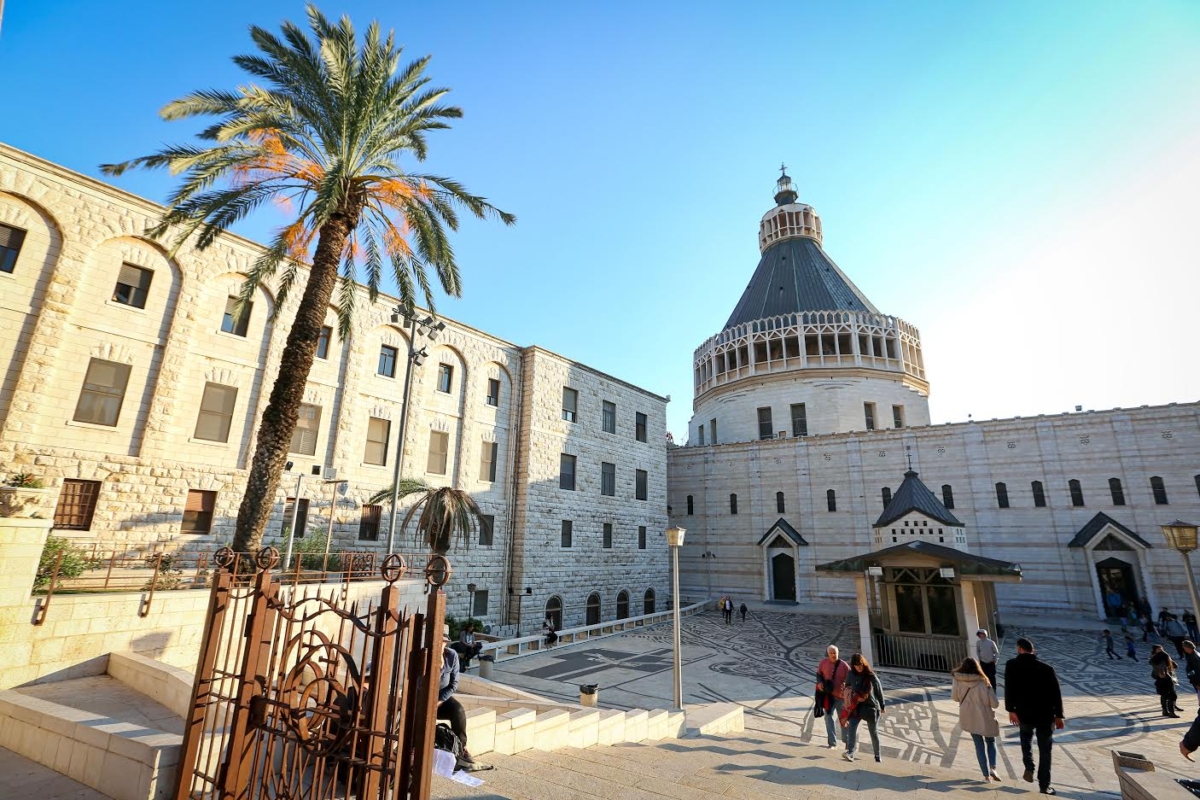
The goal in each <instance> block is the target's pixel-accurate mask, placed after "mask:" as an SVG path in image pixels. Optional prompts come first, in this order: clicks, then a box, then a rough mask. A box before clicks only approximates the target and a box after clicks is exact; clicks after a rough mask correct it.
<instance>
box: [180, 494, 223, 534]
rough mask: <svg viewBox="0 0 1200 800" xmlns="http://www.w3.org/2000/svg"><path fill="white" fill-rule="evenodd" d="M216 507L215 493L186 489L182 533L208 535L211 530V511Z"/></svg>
mask: <svg viewBox="0 0 1200 800" xmlns="http://www.w3.org/2000/svg"><path fill="white" fill-rule="evenodd" d="M216 506H217V493H216V492H205V491H200V490H197V489H188V494H187V502H186V503H185V504H184V506H183V525H182V526H181V527H180V529H179V530H180V532H182V533H208V532H209V531H211V530H212V518H213V509H215V508H216Z"/></svg>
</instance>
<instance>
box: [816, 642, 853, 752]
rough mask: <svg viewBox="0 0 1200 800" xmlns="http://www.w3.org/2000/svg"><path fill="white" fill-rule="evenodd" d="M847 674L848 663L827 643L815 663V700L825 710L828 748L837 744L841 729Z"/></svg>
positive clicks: (848, 669) (835, 648)
mask: <svg viewBox="0 0 1200 800" xmlns="http://www.w3.org/2000/svg"><path fill="white" fill-rule="evenodd" d="M849 674H850V665H849V664H847V663H846V662H845V661H842V660H841V659H840V658H838V649H837V647H835V646H834V645H829V647H828V648H827V649H826V650H825V658H822V659H821V663H820V664H818V665H817V695H816V698H817V700H816V702H818V703H820V705H821V709H822V711H824V712H825V733H826V734H828V739H829V749H830V750H832V749H834V748H835V747H837V746H838V738H840V737H839V736H838V733H839V732H840V730H841V723H840V721H839V719H838V717H839V716H840V715H841V713H842V695H843V692H844V691H845V689H846V677H847V676H848V675H849Z"/></svg>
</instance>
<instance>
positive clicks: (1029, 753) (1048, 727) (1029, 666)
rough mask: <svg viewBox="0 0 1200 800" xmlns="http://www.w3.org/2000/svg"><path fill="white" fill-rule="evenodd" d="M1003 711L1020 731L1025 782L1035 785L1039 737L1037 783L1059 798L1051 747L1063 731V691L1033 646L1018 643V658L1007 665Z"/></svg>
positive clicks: (1049, 667)
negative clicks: (1035, 752)
mask: <svg viewBox="0 0 1200 800" xmlns="http://www.w3.org/2000/svg"><path fill="white" fill-rule="evenodd" d="M1004 709H1005V710H1006V711H1008V721H1009V722H1011V723H1012V724H1013V725H1019V726H1020V727H1021V760H1022V761H1023V762H1024V765H1025V774H1024V776H1023V777H1024V778H1025V782H1026V783H1033V772H1034V769H1035V766H1034V762H1033V746H1032V745H1033V738H1034V737H1035V736H1036V737H1037V744H1038V760H1037V765H1036V769H1037V782H1038V788H1039V789H1040V790H1041V792H1042V794H1058V792H1056V791H1054V787H1053V786H1051V785H1050V746H1051V744H1052V743H1053V739H1054V731H1055V730H1062V728H1063V724H1064V723H1063V704H1062V690H1061V689H1060V688H1059V685H1058V675H1057V674H1056V673H1055V672H1054V667H1052V666H1050V665H1049V664H1045V663H1043V662H1041V661H1038V657H1037V656H1036V655H1034V649H1033V642H1031V641H1029V640H1028V639H1025V638H1021V639H1017V657H1016V658H1013V659H1010V660H1009V662H1008V663H1007V664H1005V665H1004Z"/></svg>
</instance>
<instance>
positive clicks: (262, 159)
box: [101, 5, 515, 551]
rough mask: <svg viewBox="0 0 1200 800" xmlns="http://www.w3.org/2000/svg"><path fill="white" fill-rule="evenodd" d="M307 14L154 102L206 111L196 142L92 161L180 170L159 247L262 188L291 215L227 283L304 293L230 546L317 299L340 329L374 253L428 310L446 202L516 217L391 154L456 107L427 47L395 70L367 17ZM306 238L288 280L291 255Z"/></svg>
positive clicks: (373, 272) (250, 529) (345, 328)
mask: <svg viewBox="0 0 1200 800" xmlns="http://www.w3.org/2000/svg"><path fill="white" fill-rule="evenodd" d="M307 13H308V23H309V27H310V29H311V34H312V35H311V37H310V36H309V35H308V34H307V33H306V32H305V31H303V30H302V29H300V28H299V27H297V26H296V25H294V24H293V23H290V22H285V23H284V24H283V29H282V38H280V37H278V36H276V35H274V34H272V33H270V32H268V31H266V30H264V29H262V28H259V27H251V28H250V37H251V39H252V40H253V41H254V43H255V45H256V46H257V47H258V50H259V51H260V52H259V53H258V54H255V55H243V56H235V57H234V59H233V60H234V63H236V64H237V65H238V66H239V67H241V68H242V69H243V70H245V71H246V72H248V73H249V74H250V75H251V76H252V78H254V79H258V80H259V81H261V83H262V85H258V84H254V83H251V84H248V85H244V86H239V87H238V88H237V89H235V90H233V91H222V90H208V91H197V92H193V93H191V94H189V95H187V96H186V97H183V98H181V99H179V100H175V101H174V102H171V103H169V104H167V106H166V107H164V108H163V109H162V111H161V115H162V117H163V118H164V119H167V120H177V119H186V118H191V117H205V116H211V117H216V121H215V122H212V123H211V124H210V125H209V127H207V128H205V129H204V130H203V131H202V132H201V133H200V134H199V138H200V140H201V142H202V144H198V145H193V144H185V145H176V146H171V147H166V148H164V149H163V150H161V151H159V152H158V153H155V154H154V155H149V156H144V157H142V158H137V159H133V160H132V161H127V162H124V163H121V164H107V165H104V166H102V167H101V169H102V170H103V171H104V172H105V173H106V174H109V175H120V174H122V173H123V172H124V171H125V170H127V169H129V168H131V167H146V168H151V169H154V168H163V167H165V168H167V169H169V170H170V171H171V173H172V174H181V173H182V175H183V178H182V182H181V183H180V185H179V186H178V188H177V189H176V190H175V192H174V194H173V195H172V196H171V197H170V199H169V208H168V210H167V212H166V214H165V215H164V216H163V218H162V220H161V221H160V222H159V223H158V224H157V225H155V226H154V227H153V228H151V229H150V231H149V233H150V234H151V235H153V236H155V237H162V236H164V235H166V234H167V233H168V231H174V233H175V237H174V241H173V244H172V251H173V252H174V251H178V250H179V249H180V248H181V247H182V246H183V245H184V244H185V243H186V242H188V241H190V240H193V237H194V244H195V246H196V247H197V249H200V250H203V249H204V248H206V247H208V246H209V245H211V244H212V243H213V242H214V241H215V240H216V239H217V237H218V236H219V235H220V234H221V233H222V232H223V231H225V230H226V229H227V228H228V227H229V226H230V225H232V224H234V223H235V222H237V221H238V220H240V219H242V218H243V217H245V216H246V215H247V214H248V213H250V212H251V211H252V210H254V209H256V208H257V207H259V206H260V205H262V204H263V203H264V202H267V201H268V200H273V201H276V202H279V203H281V204H283V205H284V206H285V207H287V206H290V207H291V208H293V209H294V210H295V220H294V221H292V222H291V223H290V224H288V225H286V226H284V227H283V228H281V229H280V230H279V231H278V233H277V234H276V235H275V237H274V238H273V239H272V241H271V243H270V246H269V247H267V249H266V251H265V252H264V253H263V254H262V255H261V256H260V257H259V258H258V259H257V260H256V261H255V262H254V264H253V265H252V266H251V268H250V271H249V273H248V275H247V277H246V281H245V283H244V284H243V286H242V289H241V293H240V296H239V305H240V307H242V308H244V307H246V304H247V303H249V302H250V299H251V298H252V297H253V295H254V292H255V290H256V289H257V287H258V286H259V284H260V283H262V282H263V281H264V280H267V279H269V278H273V277H275V276H276V275H277V274H279V278H278V280H277V282H276V290H277V296H276V313H278V310H279V309H281V308H283V304H284V301H285V300H286V298H287V296H288V294H289V292H290V291H291V290H292V289H293V287H294V286H295V285H296V283H297V281H300V282H301V283H302V284H303V291H304V294H303V297H302V299H301V301H300V305H299V308H297V310H296V316H295V319H294V320H293V322H292V326H291V330H290V331H289V332H288V338H287V344H286V346H285V348H284V351H283V356H282V358H281V360H280V368H279V377H278V379H277V380H276V381H275V385H274V387H273V388H272V390H271V395H270V399H269V402H268V405H267V408H266V411H265V412H264V413H263V417H262V421H261V425H260V427H259V431H258V441H257V444H256V447H255V451H254V458H253V461H252V463H251V467H250V474H249V476H248V479H247V484H246V493H245V495H244V496H243V498H242V505H241V508H240V509H239V510H238V518H237V529H236V532H235V534H234V540H233V544H234V549H236V550H239V551H245V550H252V549H254V548H257V547H258V545H259V543H260V542H261V540H262V535H263V530H264V529H265V528H266V524H267V521H268V519H269V517H270V514H271V507H272V505H273V504H274V501H275V493H276V490H277V489H278V486H279V479H280V474H281V473H282V471H283V467H284V463H285V462H286V461H287V451H288V447H289V443H290V441H291V438H292V433H293V431H294V430H295V427H296V420H297V417H298V415H299V409H300V402H301V399H302V397H303V393H304V386H305V382H306V381H307V379H308V373H309V370H310V369H311V367H312V363H313V356H314V353H315V351H316V348H317V340H318V337H319V336H320V331H321V326H322V325H323V324H324V321H325V310H326V309H327V308H328V307H329V306H330V304H331V302H332V304H333V305H334V306H335V308H336V311H337V316H338V330H339V334H340V336H341V337H343V338H344V337H345V336H347V335H348V334H349V332H350V327H351V321H352V319H353V313H354V307H355V301H356V295H357V287H356V284H355V278H356V277H357V275H358V272H359V266H360V265H361V267H362V270H363V271H364V272H365V275H366V285H367V289H368V291H369V295H370V298H371V301H372V302H374V301H375V299H376V297H377V295H378V292H379V282H380V279H381V277H382V275H383V270H384V261H385V259H386V260H387V262H388V263H389V265H390V273H391V275H392V277H393V278H394V279H395V281H396V285H397V287H398V289H399V294H400V300H401V302H402V303H403V304H404V305H405V306H406V307H407V308H409V309H412V308H413V306H414V295H415V294H416V292H417V290H418V289H419V290H420V292H421V294H422V295H423V297H424V301H425V304H426V305H427V307H428V308H429V309H430V310H433V297H432V286H431V283H430V279H429V274H428V270H429V269H432V270H433V272H434V274H435V275H436V276H437V281H438V284H439V285H440V287H441V288H442V290H443V291H445V292H446V294H448V295H450V296H452V297H460V296H461V294H462V283H461V280H460V278H459V272H458V265H457V264H456V263H455V258H454V251H453V249H452V248H451V246H450V242H449V239H448V237H447V234H446V228H447V227H448V228H450V229H451V230H456V229H457V227H458V211H459V210H461V209H466V210H467V211H468V212H470V213H471V214H473V215H475V216H476V217H480V218H485V217H492V216H495V217H498V218H499V219H500V220H501V221H503V222H504V223H505V224H512V223H513V222H515V217H513V216H512V215H511V214H507V213H504V212H502V211H500V210H498V209H496V208H495V207H494V206H492V205H491V204H489V203H488V202H486V201H485V199H484V198H482V197H478V196H476V195H473V194H471V193H469V192H468V191H467V190H466V189H465V188H464V187H463V186H462V185H461V184H460V183H458V182H457V181H454V180H452V179H450V178H445V177H440V176H437V175H428V174H420V173H415V172H407V171H405V169H404V168H403V167H401V165H400V159H401V157H403V156H411V157H412V158H413V159H415V160H416V161H423V160H424V159H425V156H426V152H427V147H426V141H425V138H426V134H427V133H428V132H429V131H433V130H440V129H444V128H448V127H449V124H448V122H447V120H450V119H455V118H458V117H461V116H462V111H461V110H460V109H458V108H456V107H454V106H448V105H444V104H443V103H442V100H443V98H444V97H445V95H446V94H447V91H448V90H446V89H440V88H431V87H430V86H429V78H427V77H425V75H424V71H425V67H426V65H427V64H428V63H429V57H428V56H426V57H425V58H420V59H417V60H416V61H413V62H411V63H410V64H408V65H407V66H404V67H403V68H401V66H400V55H401V51H402V48H401V47H400V46H398V45H396V44H395V43H394V41H393V38H394V35H393V33H391V32H389V33H388V35H387V37H386V38H382V37H381V34H380V30H379V25H378V23H374V22H373V23H371V25H370V27H369V28H368V29H367V32H366V36H365V37H364V38H363V40H362V43H361V46H360V45H359V41H358V37H357V36H356V34H355V31H354V27H353V25H352V24H351V22H350V20H349V18H347V17H342V19H341V20H340V21H339V22H338V24H337V25H334V24H332V23H331V22H330V21H329V20H328V19H326V17H325V16H324V15H322V14H321V12H320V11H318V10H317V8H316V7H315V6H313V5H309V6H308V7H307ZM314 240H315V241H316V249H315V251H314V252H313V253H312V265H311V267H310V268H309V270H308V275H307V278H303V277H302V273H301V270H300V269H299V267H298V264H299V263H300V262H301V261H303V260H305V259H307V258H308V255H309V250H310V247H311V245H312V243H313V241H314ZM335 288H337V290H338V292H337V299H336V301H334V300H333V295H334V289H335Z"/></svg>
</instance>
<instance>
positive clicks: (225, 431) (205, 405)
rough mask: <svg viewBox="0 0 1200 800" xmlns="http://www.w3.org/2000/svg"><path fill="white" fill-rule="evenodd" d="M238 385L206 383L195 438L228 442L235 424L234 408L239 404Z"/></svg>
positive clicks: (197, 418)
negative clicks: (230, 431)
mask: <svg viewBox="0 0 1200 800" xmlns="http://www.w3.org/2000/svg"><path fill="white" fill-rule="evenodd" d="M237 392H238V390H237V387H235V386H222V385H221V384H219V383H206V384H204V395H203V396H202V397H201V398H200V414H199V415H198V416H197V417H196V431H195V433H193V434H192V436H193V438H196V439H203V440H204V441H206V442H228V441H229V429H230V427H232V425H233V408H234V406H235V405H237Z"/></svg>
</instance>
